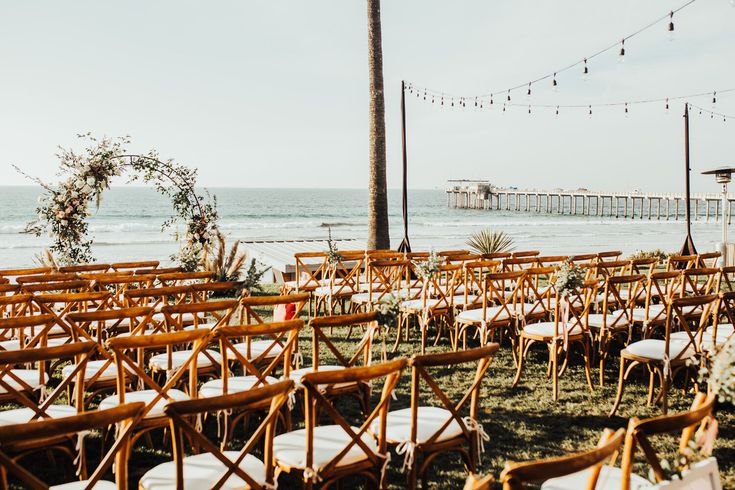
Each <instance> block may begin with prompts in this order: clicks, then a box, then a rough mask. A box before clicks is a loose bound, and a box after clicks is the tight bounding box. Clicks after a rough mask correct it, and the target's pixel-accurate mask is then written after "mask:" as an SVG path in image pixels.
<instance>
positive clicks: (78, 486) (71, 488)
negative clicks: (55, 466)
mask: <svg viewBox="0 0 735 490" xmlns="http://www.w3.org/2000/svg"><path fill="white" fill-rule="evenodd" d="M88 481H89V480H81V481H73V482H69V483H62V484H61V485H54V486H52V487H49V489H50V490H84V489H85V488H87V482H88ZM92 488H93V490H117V484H116V483H113V482H111V481H107V480H100V481H98V482H97V483H95V484H94V486H93V487H92Z"/></svg>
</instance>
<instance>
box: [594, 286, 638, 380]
mask: <svg viewBox="0 0 735 490" xmlns="http://www.w3.org/2000/svg"><path fill="white" fill-rule="evenodd" d="M645 282H646V276H644V275H643V274H632V275H625V276H622V275H621V276H608V277H606V278H605V283H604V285H603V286H602V288H601V289H602V291H603V292H602V305H601V308H600V310H599V311H600V313H590V312H589V309H588V310H587V315H586V317H585V319H584V321H585V324H586V326H587V329H588V330H589V332H590V333H591V334H592V340H593V342H594V345H595V348H596V353H597V356H598V362H599V367H600V386H603V385H604V384H605V362H606V361H607V357H608V355H609V353H610V346H611V344H612V343H613V342H614V341H615V340H622V341H623V344H624V345H627V344H628V343H629V342H630V341H631V340H632V339H631V337H632V333H633V332H632V330H633V329H632V327H633V311H634V309H635V308H636V298H637V297H638V290H639V289H640V288H642V287H643V286H644V284H645ZM623 291H625V292H626V294H625V297H623ZM599 296H600V295H599V294H596V295H595V297H596V298H599Z"/></svg>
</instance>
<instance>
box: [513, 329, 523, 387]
mask: <svg viewBox="0 0 735 490" xmlns="http://www.w3.org/2000/svg"><path fill="white" fill-rule="evenodd" d="M524 344H525V341H524V338H523V336H521V337H520V338H519V339H518V369H516V377H515V379H514V380H513V388H515V387H516V386H517V385H518V382H519V381H520V380H521V374H522V373H523V358H524V357H525V356H524V354H523V347H524Z"/></svg>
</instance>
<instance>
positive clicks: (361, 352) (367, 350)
mask: <svg viewBox="0 0 735 490" xmlns="http://www.w3.org/2000/svg"><path fill="white" fill-rule="evenodd" d="M377 318H378V316H377V313H376V312H369V313H353V314H351V315H337V316H324V317H318V318H314V319H313V320H312V321H311V323H310V325H309V326H310V327H311V330H312V342H311V345H312V352H311V366H304V367H301V368H299V369H294V370H292V371H291V374H290V377H291V379H293V380H294V382H296V386H297V387H298V388H301V378H303V376H305V375H306V374H308V373H312V372H318V371H342V370H344V369H347V368H351V367H356V366H369V365H371V364H372V357H373V341H374V339H375V337H376V335H377V334H378V332H379V329H380V326H379V325H378V322H377ZM363 325H366V328H365V333H364V334H363V336H362V339H361V340H360V341H359V342H356V345H355V347H354V350H353V351H352V352H351V353H350V352H345V351H344V349H338V348H337V346H335V345H334V343H333V342H332V339H331V337H332V333H333V331H334V330H335V329H342V330H345V329H346V330H351V329H352V328H354V327H357V326H363ZM323 348H324V353H323V352H322V350H323ZM383 348H384V349H385V347H383ZM323 354H327V355H330V356H331V357H333V358H334V361H331V360H330V361H329V362H324V355H323ZM383 357H385V356H383ZM321 389H322V393H323V394H324V395H325V396H326V397H328V398H332V399H335V398H339V397H341V396H354V397H356V398H357V400H358V401H359V403H360V407H361V408H362V410H363V412H364V413H367V411H368V406H369V403H370V386H369V385H366V384H361V383H339V384H337V385H333V386H332V385H329V386H323V387H322V388H321Z"/></svg>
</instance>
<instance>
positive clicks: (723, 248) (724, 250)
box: [702, 167, 735, 266]
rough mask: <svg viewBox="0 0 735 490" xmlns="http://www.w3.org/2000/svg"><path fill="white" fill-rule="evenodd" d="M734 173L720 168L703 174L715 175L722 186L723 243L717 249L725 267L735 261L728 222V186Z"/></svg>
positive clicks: (728, 168) (732, 169)
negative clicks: (729, 238)
mask: <svg viewBox="0 0 735 490" xmlns="http://www.w3.org/2000/svg"><path fill="white" fill-rule="evenodd" d="M733 172H735V167H720V168H716V169H713V170H707V171H705V172H702V175H714V176H715V181H716V182H717V183H718V184H722V242H720V243H718V244H717V249H718V250H719V251H720V253H721V254H722V256H721V257H720V264H721V265H723V266H726V265H730V263H731V262H732V261H733V259H735V257H732V255H733V254H731V253H729V250H728V249H729V248H730V247H729V245H730V244H728V243H727V220H728V218H729V217H730V200H729V199H728V198H727V184H729V183H730V181H731V180H732V173H733ZM733 250H734V251H735V248H733Z"/></svg>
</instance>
